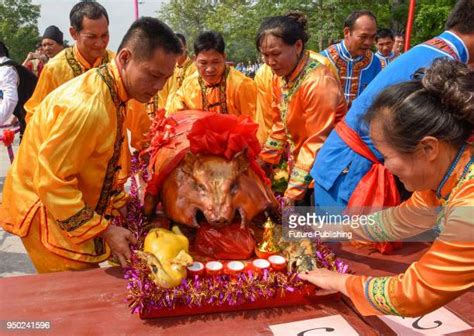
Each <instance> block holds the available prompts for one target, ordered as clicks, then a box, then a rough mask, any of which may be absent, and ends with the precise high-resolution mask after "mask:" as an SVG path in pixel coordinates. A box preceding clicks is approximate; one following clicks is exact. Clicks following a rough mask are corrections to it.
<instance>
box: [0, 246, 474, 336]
mask: <svg viewBox="0 0 474 336" xmlns="http://www.w3.org/2000/svg"><path fill="white" fill-rule="evenodd" d="M426 247H427V245H420V244H417V245H416V244H414V245H412V246H408V247H405V248H404V249H403V250H402V251H401V252H400V254H396V255H393V256H390V257H387V256H382V255H380V254H378V253H376V254H372V255H368V256H367V251H366V250H355V249H354V248H352V247H347V246H344V247H341V246H340V245H336V246H334V250H335V251H336V253H337V254H338V256H341V257H343V258H345V259H347V258H349V257H350V258H351V259H352V260H351V261H350V265H351V268H352V269H353V270H354V271H356V272H358V273H367V274H374V275H386V274H391V273H397V272H400V271H403V269H405V268H406V267H407V265H409V263H410V262H411V261H412V260H416V259H418V258H419V256H420V255H421V254H422V253H423V251H424V250H425V249H426ZM126 284H127V282H126V280H124V279H123V278H122V270H121V269H120V268H117V267H113V268H108V269H97V270H90V271H84V272H62V273H50V274H41V275H31V276H23V277H14V278H4V279H0V295H1V304H0V316H1V318H0V320H2V321H50V322H51V329H50V330H49V331H40V330H36V331H34V332H33V331H26V332H20V331H14V332H13V331H11V332H8V331H7V330H5V328H4V329H0V333H1V334H2V335H21V334H23V335H42V334H43V335H44V334H48V335H143V334H146V333H150V332H151V333H152V334H153V335H192V336H198V335H206V336H210V335H239V336H240V335H271V334H272V333H271V331H270V328H269V326H270V325H272V324H279V323H286V322H292V321H298V320H304V319H310V318H317V317H323V316H330V315H336V314H339V315H342V316H343V317H344V318H345V319H346V320H347V321H348V322H349V324H350V325H351V326H352V327H353V328H354V329H355V330H356V331H357V332H358V333H360V334H361V335H377V334H383V335H394V332H393V331H391V330H390V328H388V326H386V325H385V324H384V323H383V322H382V321H380V320H379V319H378V318H376V317H370V318H364V317H361V316H360V315H359V314H358V313H357V312H356V311H354V310H353V308H352V307H351V304H350V301H349V300H347V299H341V300H334V299H330V300H326V301H321V302H320V303H318V304H315V305H306V306H298V307H287V308H274V309H264V310H257V311H245V312H236V313H218V314H209V315H197V316H189V317H176V318H162V319H156V320H140V319H139V317H138V316H137V315H131V314H130V309H129V308H128V306H127V303H126V295H127V290H126ZM473 305H474V296H473V292H469V293H466V294H464V295H463V296H461V297H460V298H458V299H457V300H455V301H453V302H451V303H450V304H449V305H448V308H450V309H451V310H452V311H454V312H455V313H456V314H458V315H459V316H460V317H461V318H462V319H464V320H465V321H466V322H467V323H469V324H471V325H474V313H473V311H474V309H473V308H474V307H473ZM2 323H3V324H5V323H4V322H2ZM464 334H466V335H467V334H472V331H470V332H467V333H464Z"/></svg>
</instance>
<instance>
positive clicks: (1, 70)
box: [0, 57, 19, 125]
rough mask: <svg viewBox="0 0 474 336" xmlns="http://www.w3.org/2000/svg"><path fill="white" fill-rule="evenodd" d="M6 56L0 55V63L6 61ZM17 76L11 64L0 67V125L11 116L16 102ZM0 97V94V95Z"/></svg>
mask: <svg viewBox="0 0 474 336" xmlns="http://www.w3.org/2000/svg"><path fill="white" fill-rule="evenodd" d="M8 60H9V58H7V57H0V64H2V63H4V62H6V61H8ZM18 84H19V78H18V73H17V72H16V70H15V68H14V67H13V66H6V65H4V66H1V67H0V91H2V93H3V99H1V98H0V125H3V124H5V123H6V122H7V121H8V120H9V119H10V118H11V116H12V114H13V111H14V110H15V107H16V104H17V103H18ZM0 97H1V95H0Z"/></svg>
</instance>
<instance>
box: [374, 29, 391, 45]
mask: <svg viewBox="0 0 474 336" xmlns="http://www.w3.org/2000/svg"><path fill="white" fill-rule="evenodd" d="M387 37H389V38H390V39H391V40H392V41H393V40H395V37H394V36H393V32H392V31H391V30H390V29H387V28H382V29H379V30H378V31H377V35H376V36H375V42H378V40H379V39H381V38H387Z"/></svg>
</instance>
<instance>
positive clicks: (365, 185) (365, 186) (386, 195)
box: [336, 120, 400, 209]
mask: <svg viewBox="0 0 474 336" xmlns="http://www.w3.org/2000/svg"><path fill="white" fill-rule="evenodd" d="M336 132H337V134H338V135H339V137H340V138H341V139H342V140H343V141H344V142H345V143H346V144H347V145H348V146H349V147H350V148H351V149H352V150H353V151H354V152H356V153H357V154H359V155H361V156H363V157H364V158H366V159H367V160H370V161H372V167H371V168H370V170H369V171H368V172H367V173H366V174H365V175H364V177H363V178H362V179H361V180H360V182H359V183H358V184H357V186H356V188H355V189H354V191H353V192H352V196H351V198H350V199H349V204H348V208H349V209H350V208H351V207H376V208H381V207H384V206H395V205H398V204H400V195H399V193H398V189H397V186H396V183H395V178H394V177H393V175H392V174H391V173H390V172H389V171H388V170H387V169H386V168H385V167H384V166H383V165H382V164H381V163H380V162H379V161H378V160H377V158H376V157H375V155H374V153H372V151H371V150H370V148H369V147H368V146H367V145H366V144H365V143H364V142H363V141H362V139H361V138H360V137H359V135H358V134H357V132H355V131H354V130H353V129H352V128H350V127H349V126H348V125H347V124H346V122H345V120H343V121H341V122H340V123H338V124H337V125H336Z"/></svg>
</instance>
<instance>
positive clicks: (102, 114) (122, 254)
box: [0, 18, 181, 273]
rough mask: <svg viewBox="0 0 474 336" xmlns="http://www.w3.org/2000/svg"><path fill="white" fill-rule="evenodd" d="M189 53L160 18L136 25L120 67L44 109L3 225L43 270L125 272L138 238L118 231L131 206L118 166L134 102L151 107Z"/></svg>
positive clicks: (57, 93)
mask: <svg viewBox="0 0 474 336" xmlns="http://www.w3.org/2000/svg"><path fill="white" fill-rule="evenodd" d="M180 53H181V46H180V43H179V40H178V39H177V37H176V36H175V35H174V33H173V32H172V30H171V29H170V28H169V27H168V26H166V25H165V24H163V23H162V22H160V21H159V20H157V19H152V18H142V19H140V20H137V21H136V22H135V23H133V24H132V26H131V27H130V29H129V31H128V32H127V34H126V35H125V37H124V39H123V41H122V43H121V45H120V48H119V51H118V53H117V56H116V57H115V59H114V61H112V62H111V63H109V64H107V65H104V66H101V67H99V68H98V69H94V70H92V71H88V72H87V73H85V74H84V75H83V76H80V77H78V78H75V79H73V80H70V81H69V82H67V83H66V84H64V85H62V86H61V87H59V88H58V89H56V90H54V91H53V92H52V93H51V94H49V95H48V96H47V97H46V98H45V99H44V100H43V101H42V102H41V103H40V104H39V105H38V107H37V108H36V111H35V114H34V115H33V117H32V119H31V120H30V123H29V125H28V127H27V129H26V132H25V135H24V137H23V142H22V144H21V146H20V149H19V152H18V155H17V157H16V159H15V161H14V162H13V165H12V168H11V170H10V171H9V173H8V176H7V178H6V182H5V187H4V190H3V198H4V200H3V204H2V207H1V208H0V225H1V226H2V227H3V228H4V229H5V230H6V231H8V232H10V233H12V234H15V235H17V236H19V237H21V238H22V241H23V244H24V245H25V248H26V250H27V251H28V254H29V256H30V257H31V259H32V262H33V264H34V266H35V268H36V269H37V271H38V272H40V273H42V272H53V271H64V270H79V269H87V268H91V267H97V264H98V263H100V262H102V261H104V260H106V259H107V258H108V257H109V255H110V252H111V251H112V253H114V254H115V255H116V257H117V258H118V260H119V261H120V263H121V264H122V266H125V265H126V260H127V259H128V258H129V257H130V250H129V244H130V243H135V239H134V237H133V235H132V233H131V232H130V231H128V230H126V229H124V228H122V227H118V226H115V225H111V222H110V221H111V215H113V214H114V213H117V211H118V210H119V209H120V208H122V207H123V206H124V205H125V204H126V201H127V199H126V197H125V193H124V191H123V184H124V183H125V180H126V178H124V177H123V176H121V175H120V169H117V166H118V163H119V162H121V161H122V160H123V157H124V156H126V155H127V154H128V143H127V132H126V129H125V127H124V126H125V120H126V119H127V114H128V113H133V111H132V112H131V111H130V110H127V109H126V103H127V102H128V101H129V100H130V99H135V100H137V101H139V102H140V103H141V104H142V105H143V104H144V103H146V102H148V101H149V100H150V99H151V98H152V97H153V96H154V95H155V94H156V92H157V91H158V90H159V89H161V88H162V87H163V85H164V83H165V82H166V80H167V79H168V78H169V77H170V76H171V75H172V74H173V71H174V66H175V64H176V58H177V57H178V55H179V54H180Z"/></svg>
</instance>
